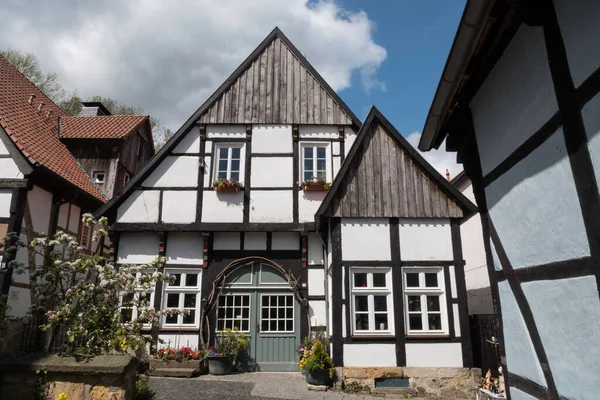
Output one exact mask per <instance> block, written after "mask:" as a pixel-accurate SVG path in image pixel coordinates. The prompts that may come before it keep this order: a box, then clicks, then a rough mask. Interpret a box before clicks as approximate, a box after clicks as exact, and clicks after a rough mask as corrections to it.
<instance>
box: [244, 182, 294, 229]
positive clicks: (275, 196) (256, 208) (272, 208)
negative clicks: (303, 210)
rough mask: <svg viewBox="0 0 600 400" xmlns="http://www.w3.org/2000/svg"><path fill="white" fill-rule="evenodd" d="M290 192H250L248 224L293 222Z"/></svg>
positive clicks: (291, 193)
mask: <svg viewBox="0 0 600 400" xmlns="http://www.w3.org/2000/svg"><path fill="white" fill-rule="evenodd" d="M293 194H294V192H293V191H292V190H252V191H251V192H250V222H293V221H294V212H293V209H292V206H293V204H292V196H293Z"/></svg>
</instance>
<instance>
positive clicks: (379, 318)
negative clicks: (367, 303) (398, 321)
mask: <svg viewBox="0 0 600 400" xmlns="http://www.w3.org/2000/svg"><path fill="white" fill-rule="evenodd" d="M375 330H376V331H387V330H388V316H387V314H375Z"/></svg>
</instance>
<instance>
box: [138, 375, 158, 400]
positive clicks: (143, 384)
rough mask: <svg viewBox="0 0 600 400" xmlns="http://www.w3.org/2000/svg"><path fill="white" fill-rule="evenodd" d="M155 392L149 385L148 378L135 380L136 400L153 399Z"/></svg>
mask: <svg viewBox="0 0 600 400" xmlns="http://www.w3.org/2000/svg"><path fill="white" fill-rule="evenodd" d="M154 397H155V393H154V391H153V390H151V389H150V386H148V381H147V380H146V379H138V380H137V381H136V382H135V400H153V399H154Z"/></svg>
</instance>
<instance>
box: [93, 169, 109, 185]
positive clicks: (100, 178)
mask: <svg viewBox="0 0 600 400" xmlns="http://www.w3.org/2000/svg"><path fill="white" fill-rule="evenodd" d="M92 175H93V176H92V177H93V178H94V182H95V183H97V184H103V183H104V180H105V179H106V173H105V172H104V171H94V172H93V173H92Z"/></svg>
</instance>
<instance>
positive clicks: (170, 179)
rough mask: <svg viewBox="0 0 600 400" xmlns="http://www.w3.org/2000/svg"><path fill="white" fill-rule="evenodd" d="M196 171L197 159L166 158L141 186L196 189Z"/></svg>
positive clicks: (184, 157)
mask: <svg viewBox="0 0 600 400" xmlns="http://www.w3.org/2000/svg"><path fill="white" fill-rule="evenodd" d="M198 169H199V168H198V157H190V156H167V157H165V159H164V160H163V161H162V162H161V163H160V164H159V165H158V166H157V167H156V168H155V169H154V171H152V173H151V174H150V176H148V178H146V180H145V181H144V183H143V184H142V185H143V186H149V187H197V186H198Z"/></svg>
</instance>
